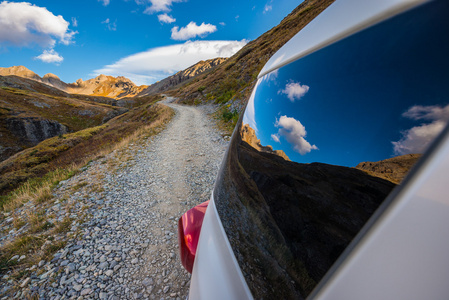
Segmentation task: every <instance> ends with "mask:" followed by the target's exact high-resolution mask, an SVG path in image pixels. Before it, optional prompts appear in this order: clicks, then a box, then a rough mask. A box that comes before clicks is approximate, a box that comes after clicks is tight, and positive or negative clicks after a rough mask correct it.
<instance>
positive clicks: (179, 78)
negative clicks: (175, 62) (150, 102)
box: [141, 57, 226, 95]
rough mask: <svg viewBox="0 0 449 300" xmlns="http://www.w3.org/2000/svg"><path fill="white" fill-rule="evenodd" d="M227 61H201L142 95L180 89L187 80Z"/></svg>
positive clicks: (219, 58) (219, 59) (143, 92)
mask: <svg viewBox="0 0 449 300" xmlns="http://www.w3.org/2000/svg"><path fill="white" fill-rule="evenodd" d="M225 61H226V58H222V57H218V58H213V59H209V60H206V61H203V60H202V61H200V62H198V63H196V64H194V65H193V66H190V67H188V68H187V69H185V70H182V71H179V72H178V73H176V74H175V75H172V76H170V77H167V78H165V79H163V80H161V81H158V82H156V83H154V84H152V85H150V86H149V87H148V88H146V89H144V90H143V91H142V93H141V94H142V95H153V94H157V93H162V92H165V91H168V90H171V89H174V88H176V87H178V86H179V85H180V84H182V83H185V82H186V81H187V80H189V79H192V78H194V77H195V76H198V75H201V74H203V73H204V72H206V71H210V70H212V69H213V68H214V67H216V66H218V65H220V64H222V63H223V62H225Z"/></svg>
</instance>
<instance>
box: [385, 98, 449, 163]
mask: <svg viewBox="0 0 449 300" xmlns="http://www.w3.org/2000/svg"><path fill="white" fill-rule="evenodd" d="M402 116H403V117H406V118H409V119H412V120H415V121H418V120H427V121H430V123H429V124H421V125H419V126H415V127H412V128H410V129H408V130H405V131H403V132H402V138H401V139H400V140H399V141H397V142H392V144H393V148H394V153H395V154H396V155H403V154H410V153H423V152H424V151H425V150H426V149H427V147H428V146H429V144H430V143H431V142H432V141H433V140H434V139H435V137H436V136H437V135H438V134H439V133H440V132H441V131H442V130H443V129H444V127H445V126H446V123H447V121H448V120H449V105H447V106H445V107H440V106H435V105H434V106H421V105H415V106H412V107H411V108H409V109H408V110H407V111H406V112H404V113H403V114H402Z"/></svg>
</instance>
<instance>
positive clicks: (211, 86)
mask: <svg viewBox="0 0 449 300" xmlns="http://www.w3.org/2000/svg"><path fill="white" fill-rule="evenodd" d="M332 2H333V0H306V1H304V2H303V3H301V4H300V5H299V6H298V7H296V8H295V9H294V10H293V11H292V12H291V13H290V14H289V15H288V16H287V17H285V18H284V19H283V20H282V21H281V23H280V24H279V25H278V26H276V27H274V28H272V29H271V30H269V31H267V32H266V33H264V34H263V35H261V36H260V37H259V38H257V39H255V40H253V41H251V42H250V43H248V44H247V45H246V46H245V47H243V48H242V49H241V50H240V51H239V52H237V53H236V54H235V55H234V56H232V57H230V58H229V59H227V60H226V61H225V62H224V63H222V64H220V65H219V66H217V67H216V68H215V69H213V70H211V71H210V72H207V73H206V74H204V75H200V76H198V77H197V78H196V79H194V80H192V81H189V82H187V83H186V84H185V85H183V86H182V87H181V88H179V89H177V90H174V91H173V94H175V95H176V96H177V97H179V98H180V99H183V100H182V101H183V102H185V103H194V102H195V101H198V100H197V99H201V100H202V101H203V102H206V101H213V102H215V103H226V102H228V101H229V100H231V99H232V100H233V102H235V105H234V106H233V108H234V107H235V108H236V109H237V110H241V108H242V107H243V106H244V104H245V103H246V101H247V99H248V96H249V94H250V92H251V90H252V87H253V85H254V84H255V79H256V78H257V75H258V74H259V72H260V70H261V69H262V67H263V66H264V65H265V63H266V62H267V61H268V59H269V58H270V57H271V56H272V55H273V54H274V53H275V52H276V51H277V50H278V49H279V48H280V47H281V46H283V45H284V44H285V43H286V42H287V41H288V40H289V39H291V38H292V37H293V36H294V35H295V34H296V33H297V32H299V31H300V30H301V29H302V28H303V27H304V26H306V25H307V24H308V23H309V22H310V21H312V20H313V19H314V18H315V17H316V16H317V15H318V14H320V13H321V12H322V11H323V10H324V9H325V8H326V7H328V6H329V5H330V4H331V3H332Z"/></svg>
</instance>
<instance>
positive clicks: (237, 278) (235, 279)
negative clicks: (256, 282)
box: [189, 195, 253, 300]
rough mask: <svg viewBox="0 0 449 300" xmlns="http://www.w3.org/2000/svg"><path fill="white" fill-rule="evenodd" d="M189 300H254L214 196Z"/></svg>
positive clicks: (206, 220) (207, 215)
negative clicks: (219, 214)
mask: <svg viewBox="0 0 449 300" xmlns="http://www.w3.org/2000/svg"><path fill="white" fill-rule="evenodd" d="M196 257H197V258H198V257H199V258H200V259H195V262H194V264H193V272H192V278H191V281H190V282H191V283H190V292H189V299H214V300H221V299H223V300H229V299H242V300H246V299H253V297H252V295H251V292H250V290H249V288H248V286H247V284H246V281H245V279H244V278H243V274H242V271H241V270H240V267H239V265H238V263H237V260H236V258H235V256H234V253H233V251H232V248H231V245H230V244H229V241H228V238H227V236H226V233H225V231H224V229H223V225H222V224H221V221H220V217H219V216H218V212H217V208H216V207H215V202H214V198H213V195H212V196H211V200H210V202H209V206H208V207H207V210H206V214H205V216H204V220H203V226H202V227H201V234H200V240H199V243H198V248H197V252H196Z"/></svg>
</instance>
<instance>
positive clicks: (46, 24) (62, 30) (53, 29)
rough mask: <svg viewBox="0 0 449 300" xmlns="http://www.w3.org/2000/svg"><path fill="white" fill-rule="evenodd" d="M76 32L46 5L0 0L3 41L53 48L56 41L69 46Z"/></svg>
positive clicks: (0, 38)
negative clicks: (45, 6)
mask: <svg viewBox="0 0 449 300" xmlns="http://www.w3.org/2000/svg"><path fill="white" fill-rule="evenodd" d="M75 33H76V32H73V31H71V30H69V22H67V21H66V20H64V18H63V17H62V16H55V15H54V14H53V13H51V12H50V11H48V10H47V9H46V8H44V7H38V6H36V5H32V4H31V3H27V2H8V1H3V2H1V3H0V44H2V43H6V44H12V45H15V46H28V45H30V44H34V43H35V44H38V45H40V46H42V47H50V48H52V47H54V45H55V44H56V42H57V41H59V42H61V43H63V44H65V45H68V44H69V43H70V42H71V40H72V38H73V35H74V34H75Z"/></svg>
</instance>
